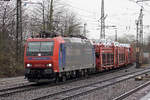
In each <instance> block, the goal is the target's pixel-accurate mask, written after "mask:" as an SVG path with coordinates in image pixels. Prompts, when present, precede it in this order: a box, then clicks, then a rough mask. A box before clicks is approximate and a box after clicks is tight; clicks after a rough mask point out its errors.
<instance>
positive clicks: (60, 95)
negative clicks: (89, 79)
mask: <svg viewBox="0 0 150 100" xmlns="http://www.w3.org/2000/svg"><path fill="white" fill-rule="evenodd" d="M148 72H150V69H147V70H144V71H138V72H132V73H128V74H126V75H121V76H117V77H114V78H110V79H106V80H103V81H99V82H95V83H92V84H88V85H83V86H79V87H76V88H71V89H66V90H62V91H58V92H56V93H51V94H47V95H43V96H41V97H37V98H34V99H32V100H43V99H48V100H57V99H58V100H70V99H72V98H76V97H79V96H82V95H86V94H88V93H90V92H93V91H95V90H99V89H102V88H105V87H107V86H111V85H113V84H116V83H119V82H122V81H125V80H128V79H131V78H134V77H136V76H139V75H143V74H145V73H148ZM118 100H119V99H118Z"/></svg>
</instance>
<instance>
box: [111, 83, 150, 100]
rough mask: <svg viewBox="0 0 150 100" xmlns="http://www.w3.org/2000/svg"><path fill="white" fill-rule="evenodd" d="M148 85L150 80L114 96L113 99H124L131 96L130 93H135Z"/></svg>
mask: <svg viewBox="0 0 150 100" xmlns="http://www.w3.org/2000/svg"><path fill="white" fill-rule="evenodd" d="M148 85H150V81H148V82H146V83H144V84H142V85H140V86H138V87H136V88H134V89H132V90H130V91H128V92H126V93H124V94H122V95H120V96H118V97H116V98H114V99H113V100H123V99H125V98H127V97H129V96H130V95H132V94H133V93H135V92H137V91H138V90H140V89H142V88H145V87H147V86H148Z"/></svg>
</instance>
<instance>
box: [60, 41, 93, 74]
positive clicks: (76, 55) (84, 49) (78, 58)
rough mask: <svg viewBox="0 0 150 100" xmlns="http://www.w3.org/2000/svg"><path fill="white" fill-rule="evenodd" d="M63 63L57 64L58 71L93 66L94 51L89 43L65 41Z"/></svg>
mask: <svg viewBox="0 0 150 100" xmlns="http://www.w3.org/2000/svg"><path fill="white" fill-rule="evenodd" d="M64 46H65V48H64V51H63V52H65V53H62V55H64V58H63V59H65V60H64V61H65V64H64V66H59V69H60V72H63V71H73V70H81V69H90V68H95V55H94V54H95V53H94V49H93V46H92V45H91V44H90V43H86V44H83V43H72V42H66V43H65V45H64Z"/></svg>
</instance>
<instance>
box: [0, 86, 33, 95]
mask: <svg viewBox="0 0 150 100" xmlns="http://www.w3.org/2000/svg"><path fill="white" fill-rule="evenodd" d="M33 85H35V84H33V83H28V84H24V85H21V86H16V87H11V88H5V89H1V90H0V96H9V95H11V94H14V93H18V92H23V91H26V90H29V88H31V89H33V88H35V87H32V86H33Z"/></svg>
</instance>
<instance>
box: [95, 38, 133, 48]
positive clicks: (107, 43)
mask: <svg viewBox="0 0 150 100" xmlns="http://www.w3.org/2000/svg"><path fill="white" fill-rule="evenodd" d="M93 44H95V45H104V46H117V47H126V48H130V47H131V45H130V44H127V43H119V42H116V41H112V40H110V39H101V40H95V41H94V42H93Z"/></svg>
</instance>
